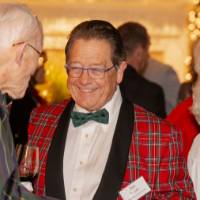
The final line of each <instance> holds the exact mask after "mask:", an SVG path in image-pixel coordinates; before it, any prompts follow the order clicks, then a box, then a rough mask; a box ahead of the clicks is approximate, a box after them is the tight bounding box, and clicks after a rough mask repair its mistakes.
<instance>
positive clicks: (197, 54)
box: [191, 39, 200, 125]
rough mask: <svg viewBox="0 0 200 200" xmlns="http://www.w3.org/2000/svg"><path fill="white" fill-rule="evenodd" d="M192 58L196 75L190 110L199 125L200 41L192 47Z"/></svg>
mask: <svg viewBox="0 0 200 200" xmlns="http://www.w3.org/2000/svg"><path fill="white" fill-rule="evenodd" d="M193 57H194V70H195V71H196V73H197V80H196V83H195V85H194V87H193V104H192V108H191V110H192V113H193V114H194V116H195V118H196V120H197V122H198V124H199V125H200V39H199V40H198V41H197V43H196V44H195V46H194V52H193Z"/></svg>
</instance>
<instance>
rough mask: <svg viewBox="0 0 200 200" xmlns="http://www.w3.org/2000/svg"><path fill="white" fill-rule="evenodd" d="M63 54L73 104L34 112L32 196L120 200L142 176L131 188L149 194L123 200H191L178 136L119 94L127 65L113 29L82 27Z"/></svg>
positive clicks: (104, 25)
mask: <svg viewBox="0 0 200 200" xmlns="http://www.w3.org/2000/svg"><path fill="white" fill-rule="evenodd" d="M65 53H66V61H67V64H66V68H67V72H68V87H69V90H70V92H71V95H72V100H70V101H69V102H63V103H60V104H55V105H52V106H47V107H40V108H37V109H35V110H34V111H33V113H32V115H31V119H30V124H29V141H28V143H29V144H31V145H37V146H39V148H40V167H39V174H38V177H37V178H36V180H35V183H34V188H35V191H36V193H37V194H39V195H44V194H48V195H49V196H53V197H57V198H59V199H67V200H104V199H105V200H121V199H122V196H121V194H119V192H120V191H121V190H122V189H124V190H127V189H128V190H129V189H130V192H132V189H133V187H132V188H131V187H130V184H131V183H135V186H136V188H137V187H138V185H137V184H136V182H135V181H137V179H138V178H140V177H143V178H144V180H143V184H142V185H141V186H139V187H138V188H137V189H138V190H139V191H140V190H141V188H143V185H145V183H146V184H147V185H148V187H149V188H150V191H149V192H146V193H145V192H144V194H143V190H141V194H139V193H137V190H134V192H133V193H131V194H129V195H132V196H129V197H128V198H127V197H125V198H123V199H124V200H127V199H133V196H134V195H135V196H136V195H139V196H138V197H137V199H138V198H140V199H171V200H175V199H195V195H194V191H193V186H192V183H191V180H190V178H189V176H188V172H187V169H186V163H185V160H184V157H183V154H182V140H181V137H180V133H179V132H178V131H177V130H176V129H175V128H174V127H173V126H171V125H170V124H169V123H168V122H166V121H164V120H161V119H159V118H158V117H156V116H155V115H154V114H152V113H150V112H148V111H146V110H144V109H143V108H141V107H139V106H137V105H132V104H131V103H130V102H128V101H127V100H126V99H125V98H124V97H123V96H122V95H121V92H120V90H119V87H118V84H119V83H120V82H121V80H122V78H123V72H124V70H125V68H126V62H125V61H124V60H125V55H124V50H123V45H122V41H121V38H120V35H119V33H118V31H117V30H116V29H115V28H114V27H113V26H112V25H111V24H110V23H108V22H105V21H100V20H92V21H86V22H83V23H81V24H79V25H78V26H77V27H75V29H74V30H73V31H72V33H71V35H70V37H69V40H68V43H67V45H66V49H65ZM135 95H137V94H135ZM136 193H137V194H136ZM134 199H136V198H134Z"/></svg>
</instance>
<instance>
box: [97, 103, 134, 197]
mask: <svg viewBox="0 0 200 200" xmlns="http://www.w3.org/2000/svg"><path fill="white" fill-rule="evenodd" d="M133 124H134V108H133V105H132V104H131V103H130V102H127V101H126V100H125V99H123V102H122V106H121V109H120V113H119V118H118V122H117V126H116V129H115V133H114V137H113V141H112V145H111V150H110V153H109V156H108V160H107V163H106V167H105V170H104V173H103V176H102V180H101V182H100V185H99V187H98V189H97V192H96V194H95V196H94V198H93V200H102V199H109V200H116V199H117V196H118V192H119V190H120V188H121V184H122V181H123V177H124V174H125V170H126V166H127V162H128V154H129V148H130V144H131V139H132V132H133Z"/></svg>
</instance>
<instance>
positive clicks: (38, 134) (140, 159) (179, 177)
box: [29, 102, 196, 200]
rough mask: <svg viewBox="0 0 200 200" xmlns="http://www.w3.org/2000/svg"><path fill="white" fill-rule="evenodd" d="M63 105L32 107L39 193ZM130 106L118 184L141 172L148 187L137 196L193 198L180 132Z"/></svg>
mask: <svg viewBox="0 0 200 200" xmlns="http://www.w3.org/2000/svg"><path fill="white" fill-rule="evenodd" d="M66 105H67V102H63V103H61V104H56V105H52V106H50V107H45V108H44V107H40V108H36V110H34V111H33V113H32V115H31V118H30V124H29V144H33V145H37V146H39V148H40V170H39V171H40V173H39V176H38V179H37V181H36V182H35V190H36V193H37V194H39V195H43V194H45V171H46V161H47V152H48V149H49V147H50V143H51V139H52V137H53V134H54V131H55V128H56V126H57V124H58V120H59V118H60V115H61V113H62V111H63V110H64V108H65V106H66ZM134 108H135V119H134V120H135V121H134V124H133V127H134V131H133V134H132V142H131V146H130V150H129V158H128V163H127V168H126V172H125V176H124V180H123V183H122V187H121V188H124V187H125V186H127V185H128V184H129V183H131V182H132V181H134V180H136V179H137V178H139V177H140V176H143V177H144V178H145V180H146V181H147V183H148V184H149V186H150V187H151V189H152V190H151V192H150V193H148V194H147V195H145V196H144V197H143V198H141V199H146V200H147V199H159V200H160V199H171V200H176V199H185V200H186V199H188V200H189V199H190V200H191V199H196V198H195V195H194V192H193V186H192V182H191V180H190V178H189V175H188V172H187V170H186V162H185V160H184V157H183V156H182V142H181V141H182V139H181V135H180V133H179V132H178V131H177V130H176V129H175V128H174V127H173V126H171V125H170V124H169V123H168V122H166V121H164V120H161V119H159V118H157V117H156V116H155V115H153V114H152V113H149V112H147V111H145V110H144V109H142V108H141V107H139V106H136V105H135V106H134ZM117 200H121V197H120V196H118V198H117Z"/></svg>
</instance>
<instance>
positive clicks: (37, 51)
mask: <svg viewBox="0 0 200 200" xmlns="http://www.w3.org/2000/svg"><path fill="white" fill-rule="evenodd" d="M23 43H25V42H17V43H14V44H13V45H12V46H16V45H20V44H23ZM26 45H27V46H29V47H31V48H32V49H33V50H34V51H35V52H36V53H37V54H38V55H39V56H40V55H41V53H42V52H40V51H39V50H37V49H36V48H35V47H34V46H33V45H31V44H29V43H26Z"/></svg>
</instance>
